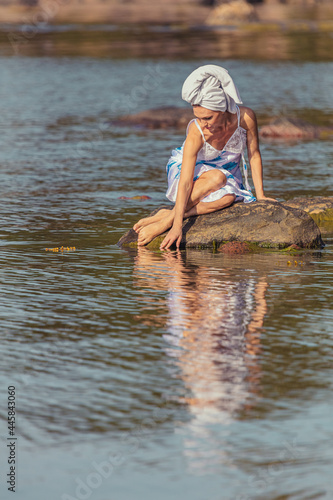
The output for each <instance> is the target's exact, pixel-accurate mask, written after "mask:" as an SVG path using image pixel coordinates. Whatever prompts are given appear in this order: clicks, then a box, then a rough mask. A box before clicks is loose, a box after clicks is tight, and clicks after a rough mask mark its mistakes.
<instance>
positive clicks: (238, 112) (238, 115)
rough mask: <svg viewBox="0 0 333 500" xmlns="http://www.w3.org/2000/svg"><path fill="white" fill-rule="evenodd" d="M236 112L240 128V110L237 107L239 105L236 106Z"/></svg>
mask: <svg viewBox="0 0 333 500" xmlns="http://www.w3.org/2000/svg"><path fill="white" fill-rule="evenodd" d="M236 110H237V118H238V125H237V126H238V127H239V125H240V109H239V107H238V106H237V104H236Z"/></svg>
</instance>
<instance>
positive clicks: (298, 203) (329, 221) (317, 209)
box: [285, 196, 333, 236]
mask: <svg viewBox="0 0 333 500" xmlns="http://www.w3.org/2000/svg"><path fill="white" fill-rule="evenodd" d="M285 204H286V205H288V206H289V207H293V208H299V209H301V210H304V211H305V212H307V213H308V214H309V215H310V216H311V217H312V219H313V220H314V221H315V223H316V224H317V225H318V226H319V229H320V231H321V233H322V234H323V235H325V236H333V196H326V197H325V196H314V197H313V198H306V197H297V198H293V199H292V200H288V201H286V202H285Z"/></svg>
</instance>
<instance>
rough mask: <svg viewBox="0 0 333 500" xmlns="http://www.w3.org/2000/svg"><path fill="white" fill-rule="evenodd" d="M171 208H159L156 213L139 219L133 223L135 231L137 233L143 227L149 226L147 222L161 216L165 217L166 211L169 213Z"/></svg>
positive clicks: (157, 219)
mask: <svg viewBox="0 0 333 500" xmlns="http://www.w3.org/2000/svg"><path fill="white" fill-rule="evenodd" d="M170 211H171V210H168V209H167V208H161V210H159V211H158V212H157V214H155V215H152V216H151V217H145V218H144V219H140V220H139V221H138V222H137V223H136V224H134V226H133V229H134V231H135V232H137V233H139V232H140V230H141V229H142V228H143V227H146V226H149V224H153V223H154V222H157V221H159V220H161V219H163V217H165V216H166V215H167V214H168V213H170Z"/></svg>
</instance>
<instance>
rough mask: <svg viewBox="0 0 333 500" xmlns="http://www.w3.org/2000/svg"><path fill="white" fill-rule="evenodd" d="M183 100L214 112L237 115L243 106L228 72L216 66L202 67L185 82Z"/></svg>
mask: <svg viewBox="0 0 333 500" xmlns="http://www.w3.org/2000/svg"><path fill="white" fill-rule="evenodd" d="M182 98H183V99H184V101H187V102H189V103H190V104H192V106H193V105H195V104H197V105H200V106H202V107H203V108H207V109H211V110H213V111H229V112H230V113H236V110H237V108H236V104H242V100H241V97H240V95H239V92H238V89H237V87H236V85H235V84H234V82H233V80H232V78H231V76H230V75H229V73H228V71H227V70H226V69H224V68H222V67H221V66H216V65H215V64H207V65H205V66H200V67H199V68H197V69H196V70H194V71H193V72H192V73H191V74H190V75H189V76H188V77H187V78H186V80H185V82H184V84H183V88H182Z"/></svg>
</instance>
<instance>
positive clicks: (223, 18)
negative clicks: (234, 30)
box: [205, 0, 258, 26]
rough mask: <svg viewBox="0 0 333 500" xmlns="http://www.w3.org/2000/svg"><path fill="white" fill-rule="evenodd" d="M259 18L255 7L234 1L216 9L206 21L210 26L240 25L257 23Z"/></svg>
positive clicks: (237, 0) (240, 0) (239, 0)
mask: <svg viewBox="0 0 333 500" xmlns="http://www.w3.org/2000/svg"><path fill="white" fill-rule="evenodd" d="M257 19H258V16H257V14H256V11H255V8H254V7H253V5H250V4H249V3H248V2H246V1H245V0H233V1H231V2H228V3H223V4H222V5H219V6H218V7H216V8H215V9H214V10H213V11H212V12H211V13H210V14H209V16H208V18H207V19H206V23H205V24H208V25H210V26H212V25H213V26H219V25H223V24H238V23H243V22H246V21H256V20H257Z"/></svg>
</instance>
